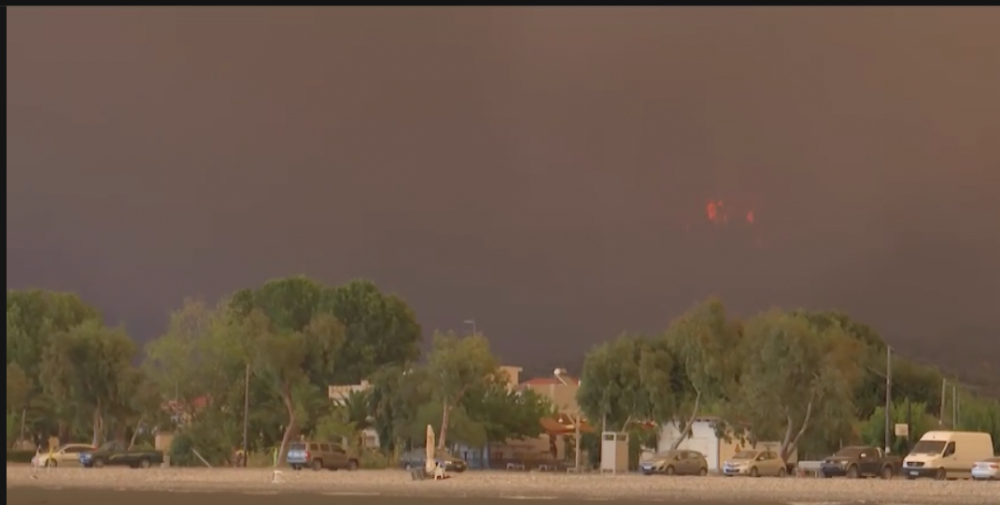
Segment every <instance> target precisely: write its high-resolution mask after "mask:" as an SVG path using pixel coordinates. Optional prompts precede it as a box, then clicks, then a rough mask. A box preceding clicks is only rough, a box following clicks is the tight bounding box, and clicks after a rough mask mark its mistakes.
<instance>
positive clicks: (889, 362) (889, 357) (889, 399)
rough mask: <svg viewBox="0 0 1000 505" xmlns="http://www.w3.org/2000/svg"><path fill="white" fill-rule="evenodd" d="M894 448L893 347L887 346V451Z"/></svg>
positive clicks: (887, 452)
mask: <svg viewBox="0 0 1000 505" xmlns="http://www.w3.org/2000/svg"><path fill="white" fill-rule="evenodd" d="M891 448H892V347H891V346H886V347H885V453H886V454H889V451H890V450H891Z"/></svg>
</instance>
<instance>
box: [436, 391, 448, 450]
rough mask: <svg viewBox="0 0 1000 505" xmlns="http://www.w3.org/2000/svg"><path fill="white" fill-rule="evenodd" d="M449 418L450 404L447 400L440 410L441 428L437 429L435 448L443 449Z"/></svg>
mask: <svg viewBox="0 0 1000 505" xmlns="http://www.w3.org/2000/svg"><path fill="white" fill-rule="evenodd" d="M450 420H451V406H450V405H448V403H447V402H445V404H444V408H443V409H442V411H441V429H440V430H439V431H438V440H437V448H438V449H444V447H445V445H444V444H445V443H446V439H447V438H448V422H449V421H450Z"/></svg>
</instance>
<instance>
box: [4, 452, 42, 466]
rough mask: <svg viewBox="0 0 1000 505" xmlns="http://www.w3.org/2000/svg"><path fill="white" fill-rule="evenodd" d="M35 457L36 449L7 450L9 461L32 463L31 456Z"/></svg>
mask: <svg viewBox="0 0 1000 505" xmlns="http://www.w3.org/2000/svg"><path fill="white" fill-rule="evenodd" d="M34 457H35V451H19V450H14V449H8V450H7V462H8V463H31V458H34Z"/></svg>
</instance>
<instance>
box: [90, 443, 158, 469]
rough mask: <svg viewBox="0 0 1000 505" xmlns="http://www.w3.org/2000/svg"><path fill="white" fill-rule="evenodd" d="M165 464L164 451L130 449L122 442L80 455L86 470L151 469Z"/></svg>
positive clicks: (105, 445)
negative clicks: (119, 467)
mask: <svg viewBox="0 0 1000 505" xmlns="http://www.w3.org/2000/svg"><path fill="white" fill-rule="evenodd" d="M162 463H163V451H150V450H139V449H135V450H133V449H130V448H128V447H127V446H126V445H125V444H123V443H121V442H108V443H106V444H104V445H102V446H101V447H99V448H98V449H97V450H96V451H87V452H81V453H80V464H81V465H83V466H84V467H85V468H101V467H103V466H129V467H132V468H149V467H151V466H153V465H159V464H162Z"/></svg>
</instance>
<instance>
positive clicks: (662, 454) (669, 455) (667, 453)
mask: <svg viewBox="0 0 1000 505" xmlns="http://www.w3.org/2000/svg"><path fill="white" fill-rule="evenodd" d="M676 455H677V453H676V452H674V451H663V452H658V453H656V454H654V455H653V459H667V458H672V457H674V456H676Z"/></svg>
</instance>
